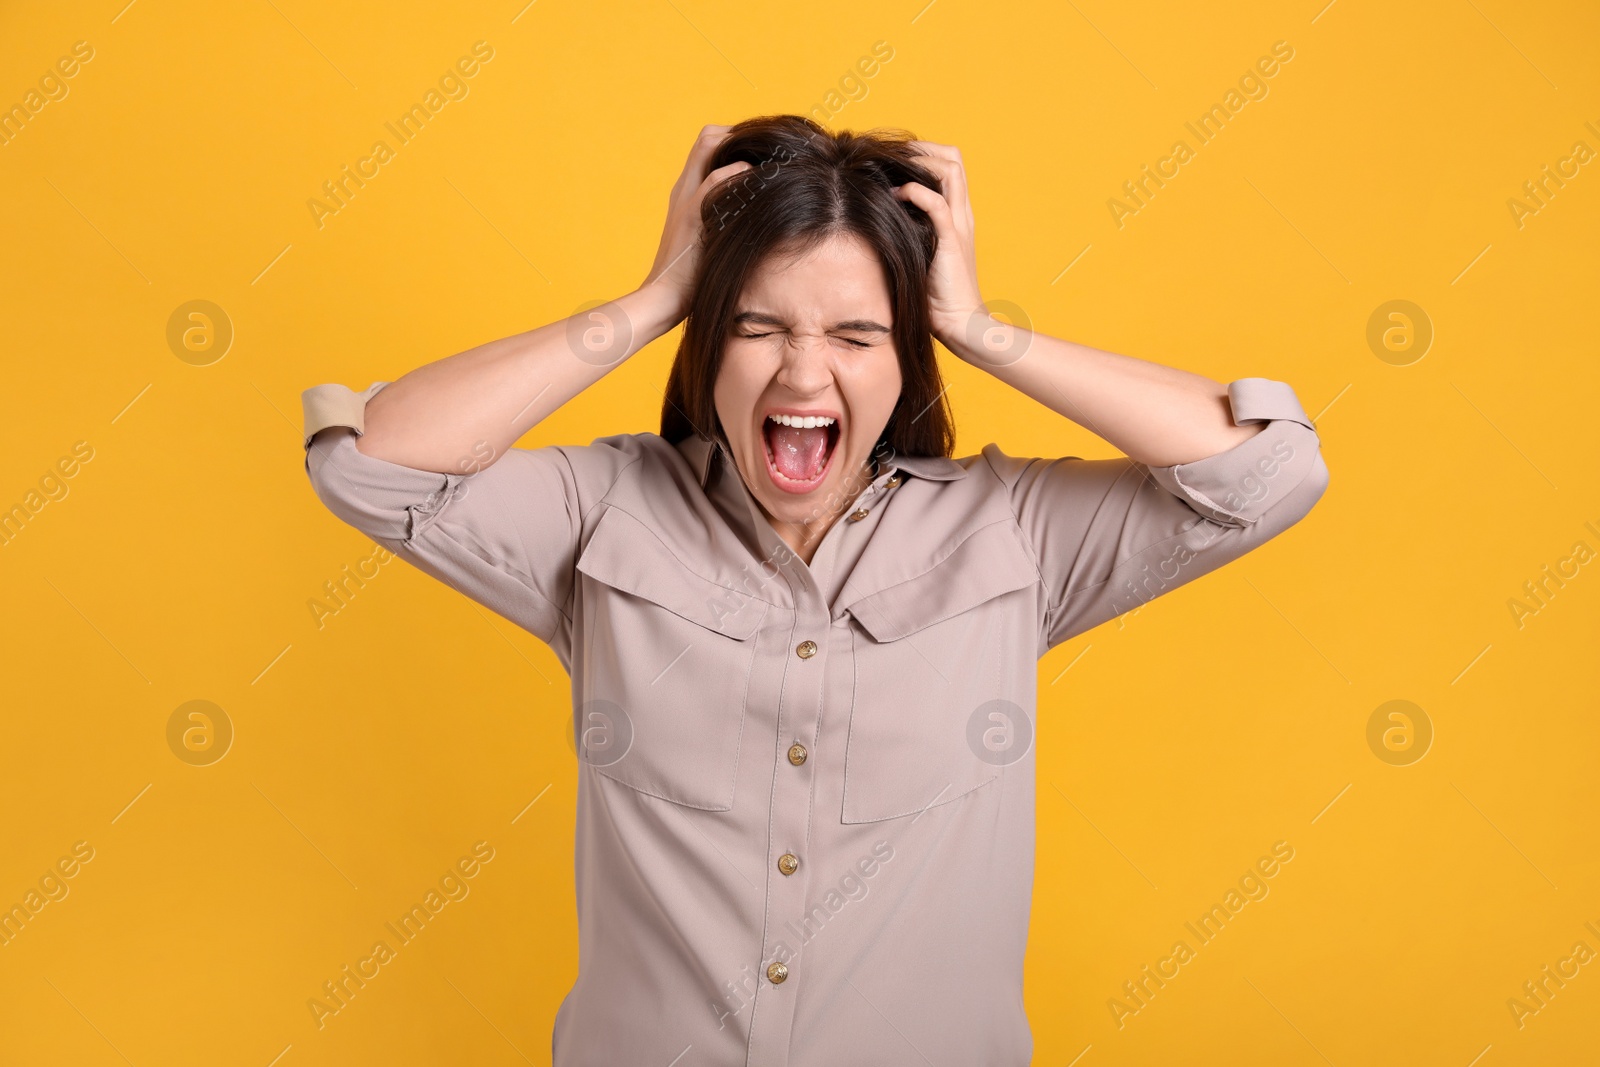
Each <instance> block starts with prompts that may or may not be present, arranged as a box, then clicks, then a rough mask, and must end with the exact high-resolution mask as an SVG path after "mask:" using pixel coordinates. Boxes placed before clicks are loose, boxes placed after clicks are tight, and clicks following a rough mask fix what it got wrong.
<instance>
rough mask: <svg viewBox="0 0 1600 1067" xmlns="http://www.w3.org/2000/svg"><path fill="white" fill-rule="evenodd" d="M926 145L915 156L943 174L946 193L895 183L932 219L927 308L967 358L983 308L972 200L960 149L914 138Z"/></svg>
mask: <svg viewBox="0 0 1600 1067" xmlns="http://www.w3.org/2000/svg"><path fill="white" fill-rule="evenodd" d="M911 143H912V144H913V145H914V146H916V147H917V148H919V149H921V150H922V154H919V155H917V156H916V157H915V159H916V161H917V162H918V163H919V164H921V165H922V166H924V167H926V168H927V169H929V170H931V171H933V172H934V173H935V174H937V175H938V176H939V181H940V183H941V184H942V185H943V186H944V195H943V196H941V195H940V194H938V193H936V192H934V191H933V190H932V189H929V188H928V187H927V186H926V185H923V184H922V183H921V182H907V183H906V184H904V185H898V186H896V187H895V190H894V194H895V196H897V197H899V198H900V199H901V200H909V201H911V203H913V204H915V205H916V206H917V207H919V208H921V209H922V210H923V211H924V212H926V213H927V215H928V217H929V218H930V219H932V220H933V230H934V233H935V234H937V235H938V240H939V244H938V249H937V250H936V251H935V252H934V255H933V266H932V268H931V269H930V270H929V272H928V312H929V316H930V318H931V320H932V327H933V335H934V336H935V337H936V338H938V339H939V343H940V344H942V345H944V346H945V347H946V348H948V349H949V350H950V351H951V352H954V353H955V354H956V355H958V356H961V357H962V358H963V359H965V358H967V357H966V350H967V348H968V347H969V343H968V335H969V333H970V332H971V331H972V327H973V324H974V322H975V321H977V320H975V319H974V316H976V315H980V314H981V313H982V312H983V297H982V296H981V295H979V290H978V258H977V252H976V251H975V249H974V245H973V240H972V202H971V201H970V200H969V199H968V198H967V174H966V170H965V169H964V168H963V167H962V165H961V150H960V149H958V148H956V147H955V146H954V145H945V144H935V143H934V142H932V141H912V142H911Z"/></svg>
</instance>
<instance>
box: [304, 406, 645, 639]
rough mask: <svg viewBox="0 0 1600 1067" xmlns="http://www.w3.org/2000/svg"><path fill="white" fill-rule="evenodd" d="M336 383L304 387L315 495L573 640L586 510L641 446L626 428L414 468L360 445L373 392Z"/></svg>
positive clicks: (488, 600) (484, 599) (360, 525)
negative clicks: (446, 468) (444, 468)
mask: <svg viewBox="0 0 1600 1067" xmlns="http://www.w3.org/2000/svg"><path fill="white" fill-rule="evenodd" d="M388 384H389V383H388V382H375V383H373V384H372V385H370V386H368V387H367V388H366V389H365V390H363V391H361V392H356V391H354V390H352V389H349V388H348V387H346V386H343V385H338V384H327V385H318V386H315V387H313V388H310V389H307V390H305V391H304V392H303V393H302V394H301V401H302V406H303V408H304V417H305V423H304V425H305V449H306V459H305V462H306V473H307V475H308V476H309V477H310V479H311V486H312V488H313V490H314V491H315V492H316V494H317V497H318V499H320V500H321V501H322V503H323V504H324V505H325V506H326V507H327V508H328V510H329V511H331V512H333V513H334V514H335V515H336V516H338V517H339V518H340V519H342V520H343V521H344V522H346V523H347V524H349V525H350V526H353V527H355V528H356V529H358V530H360V531H361V532H362V533H364V534H366V535H367V536H369V537H371V538H373V540H375V541H377V542H378V543H379V544H381V545H383V546H384V547H386V548H388V549H389V550H390V551H392V552H394V553H395V554H396V555H397V556H399V557H400V558H401V559H404V560H406V561H407V562H408V563H410V564H412V565H413V566H415V567H417V568H418V569H419V570H421V571H423V572H424V573H426V574H429V575H431V576H433V577H434V578H437V579H438V580H440V581H442V582H444V583H445V584H447V585H449V586H451V587H452V588H454V589H456V590H458V591H459V592H462V593H464V594H466V595H467V596H469V597H471V598H472V599H473V600H475V601H477V602H479V603H481V604H483V605H484V606H485V607H488V608H490V609H491V610H493V611H495V612H497V613H499V614H500V615H502V616H504V617H505V618H507V619H509V620H511V621H512V622H514V623H516V624H517V625H518V626H521V627H522V628H523V629H525V630H527V631H528V632H530V633H532V634H533V635H535V636H536V637H538V638H539V639H540V640H542V641H544V642H546V643H547V644H550V645H552V647H554V648H555V649H556V651H557V653H558V654H559V655H561V656H562V657H563V659H564V658H565V655H566V653H567V651H568V649H569V647H570V640H571V611H570V609H571V605H570V597H571V593H572V579H573V572H574V566H575V563H576V559H577V552H578V547H579V539H580V532H581V530H582V519H583V516H584V515H585V514H586V513H587V512H588V510H589V508H590V507H592V506H593V503H594V501H596V500H598V499H599V498H600V497H601V496H603V495H604V494H605V492H606V491H607V489H608V488H609V487H610V486H611V485H612V484H613V483H614V482H615V481H616V479H617V477H619V476H620V474H621V472H622V471H623V470H624V469H626V467H627V466H628V465H629V464H630V463H632V462H634V461H635V460H636V459H637V457H638V452H639V448H638V446H637V443H636V442H635V441H634V439H633V438H632V437H631V436H630V435H619V436H616V437H610V438H603V439H599V440H596V441H595V442H594V443H593V444H590V445H582V446H572V445H547V446H545V447H542V448H533V449H522V448H513V449H511V450H509V451H508V452H507V453H506V454H505V455H503V456H501V457H499V458H498V459H497V460H494V462H492V463H488V465H487V466H484V465H483V464H484V463H486V462H488V458H489V457H488V454H487V450H485V452H484V454H482V455H476V456H466V457H463V460H462V464H461V468H462V473H460V474H444V473H438V472H434V471H424V470H417V469H415V468H412V467H405V466H401V465H400V464H398V463H390V462H388V461H387V460H382V459H378V458H376V457H374V456H369V455H367V454H366V453H364V452H361V451H360V450H359V449H357V448H356V437H357V436H359V435H360V434H361V433H363V432H364V420H363V416H364V414H365V410H366V403H367V401H368V400H370V399H371V398H372V397H373V396H374V395H376V394H377V393H378V391H379V390H381V389H383V388H384V387H385V386H386V385H388Z"/></svg>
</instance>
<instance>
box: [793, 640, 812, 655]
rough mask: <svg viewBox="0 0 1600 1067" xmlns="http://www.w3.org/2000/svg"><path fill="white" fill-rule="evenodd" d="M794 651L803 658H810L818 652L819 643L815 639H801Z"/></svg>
mask: <svg viewBox="0 0 1600 1067" xmlns="http://www.w3.org/2000/svg"><path fill="white" fill-rule="evenodd" d="M794 651H795V654H796V655H798V656H799V657H800V658H801V659H810V658H811V657H812V656H815V655H816V654H817V643H816V642H815V641H801V642H800V643H799V644H798V645H795V646H794Z"/></svg>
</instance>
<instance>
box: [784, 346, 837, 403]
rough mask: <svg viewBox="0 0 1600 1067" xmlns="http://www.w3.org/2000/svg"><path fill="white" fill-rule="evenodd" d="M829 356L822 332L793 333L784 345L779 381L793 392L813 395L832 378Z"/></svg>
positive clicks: (829, 382)
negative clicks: (813, 333) (811, 334)
mask: <svg viewBox="0 0 1600 1067" xmlns="http://www.w3.org/2000/svg"><path fill="white" fill-rule="evenodd" d="M831 358H832V357H831V354H830V352H829V350H828V338H827V337H826V336H825V335H821V334H818V335H814V336H808V335H805V334H796V335H794V336H793V337H791V338H790V340H789V341H788V342H786V343H785V344H784V346H783V360H782V362H781V363H780V364H779V366H778V373H777V379H778V384H779V385H781V386H783V387H784V388H785V389H786V390H788V391H789V392H791V393H793V394H794V395H795V396H802V397H810V396H816V395H818V394H819V393H821V392H822V391H823V390H825V389H827V388H828V386H829V385H830V384H832V382H833V370H832V368H831V367H830V365H829V360H830V359H831Z"/></svg>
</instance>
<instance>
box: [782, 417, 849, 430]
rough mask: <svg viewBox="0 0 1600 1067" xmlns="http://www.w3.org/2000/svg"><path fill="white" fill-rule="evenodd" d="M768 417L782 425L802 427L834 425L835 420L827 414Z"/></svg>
mask: <svg viewBox="0 0 1600 1067" xmlns="http://www.w3.org/2000/svg"><path fill="white" fill-rule="evenodd" d="M767 418H769V419H771V420H772V421H773V422H775V423H777V424H778V425H780V426H798V427H801V428H802V429H804V428H807V427H811V426H832V425H833V420H832V419H830V418H828V416H826V415H805V416H800V415H768V416H767Z"/></svg>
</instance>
